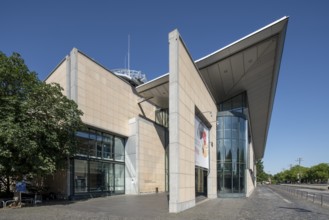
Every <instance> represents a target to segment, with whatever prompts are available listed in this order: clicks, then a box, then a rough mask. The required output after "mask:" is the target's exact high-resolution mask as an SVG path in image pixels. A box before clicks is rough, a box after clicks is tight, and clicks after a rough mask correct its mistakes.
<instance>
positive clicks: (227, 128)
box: [46, 17, 288, 212]
mask: <svg viewBox="0 0 329 220" xmlns="http://www.w3.org/2000/svg"><path fill="white" fill-rule="evenodd" d="M287 24H288V17H283V18H281V19H279V20H277V21H275V22H274V23H272V24H270V25H268V26H266V27H264V28H262V29H260V30H258V31H256V32H254V33H252V34H250V35H248V36H246V37H244V38H242V39H240V40H238V41H236V42H234V43H232V44H230V45H228V46H226V47H224V48H222V49H220V50H217V51H215V52H214V53H212V54H210V55H207V56H205V57H203V58H201V59H199V60H196V61H194V60H193V59H192V58H191V56H190V54H189V52H188V50H187V47H186V45H185V44H184V42H183V39H182V37H181V36H180V34H179V32H178V31H177V30H174V31H172V32H171V33H169V73H167V74H165V75H163V76H160V77H158V78H156V79H154V80H151V81H149V82H146V83H144V84H141V85H138V86H136V84H133V85H132V84H131V83H129V82H128V81H127V80H126V79H124V78H122V77H120V76H118V75H116V74H114V73H113V72H111V71H110V70H108V69H106V68H105V67H103V66H102V65H100V64H98V63H97V62H95V61H94V60H92V59H90V58H89V57H88V56H87V55H85V54H83V53H82V52H80V51H78V50H77V49H73V50H72V51H71V53H70V54H69V55H68V56H67V57H66V58H65V59H64V60H63V61H62V62H61V63H60V64H59V65H58V66H57V67H56V68H55V70H54V71H53V72H52V73H51V74H50V75H49V76H48V78H47V79H46V82H47V83H50V82H57V83H59V84H60V85H61V86H62V87H63V88H64V93H65V95H67V97H69V98H70V99H73V100H74V101H75V102H76V103H77V104H78V106H79V108H80V109H81V110H82V111H83V112H84V115H83V117H82V120H83V122H84V123H85V124H86V125H87V127H88V129H86V130H84V131H80V132H78V133H77V138H78V140H79V152H78V153H77V154H76V155H75V156H74V157H73V158H70V166H69V167H68V169H67V170H66V171H62V172H59V173H58V174H56V176H54V177H53V178H52V180H51V181H49V185H50V186H51V187H52V189H53V190H54V191H56V192H60V193H62V194H65V195H66V196H70V197H80V196H86V195H87V196H90V195H104V194H105V195H111V194H142V193H155V192H158V191H159V192H168V194H169V211H170V212H180V211H183V210H185V209H188V208H190V207H193V206H195V204H196V201H197V198H198V196H205V197H208V198H216V197H235V196H249V195H250V194H251V193H252V192H253V190H254V188H255V187H256V178H255V177H256V168H255V162H256V161H257V160H258V159H261V158H262V157H263V155H264V151H265V145H266V138H267V134H268V129H269V124H270V119H271V111H272V108H273V102H274V96H275V91H276V85H277V81H278V74H279V69H280V62H281V56H282V52H283V45H284V40H285V33H286V29H287ZM198 43H200V42H198Z"/></svg>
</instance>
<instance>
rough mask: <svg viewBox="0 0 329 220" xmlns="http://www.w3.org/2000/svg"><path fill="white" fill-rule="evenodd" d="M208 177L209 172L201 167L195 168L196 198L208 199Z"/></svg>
mask: <svg viewBox="0 0 329 220" xmlns="http://www.w3.org/2000/svg"><path fill="white" fill-rule="evenodd" d="M207 177H208V170H206V169H204V168H201V167H195V196H206V197H207V194H208V191H207V184H208V181H207Z"/></svg>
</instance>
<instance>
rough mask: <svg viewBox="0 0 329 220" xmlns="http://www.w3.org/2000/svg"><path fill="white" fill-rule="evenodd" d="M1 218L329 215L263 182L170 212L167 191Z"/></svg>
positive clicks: (0, 215) (6, 213)
mask: <svg viewBox="0 0 329 220" xmlns="http://www.w3.org/2000/svg"><path fill="white" fill-rule="evenodd" d="M0 219H6V220H10V219H15V220H23V219H24V220H25V219H34V220H39V219H40V220H41V219H47V220H52V219H82V220H85V219H90V220H91V219H99V220H107V219H125V220H133V219H239V220H242V219H269V220H271V219H273V220H274V219H326V220H327V219H329V207H321V206H320V205H317V204H313V203H310V202H308V201H305V200H301V199H298V198H297V197H294V196H293V195H290V194H289V193H285V192H284V191H282V190H277V188H276V186H270V187H269V186H260V187H257V188H256V190H255V191H254V193H253V194H252V195H251V196H250V197H249V198H230V199H228V198H225V199H221V198H218V199H211V200H203V201H201V202H200V203H199V204H198V205H197V206H196V207H194V208H191V209H188V210H186V211H184V212H181V213H178V214H170V213H168V198H167V195H166V194H152V195H141V196H128V195H122V196H112V197H105V198H96V199H89V200H85V201H74V202H71V203H62V204H56V205H55V204H53V205H42V206H37V207H26V208H18V209H11V208H6V209H0Z"/></svg>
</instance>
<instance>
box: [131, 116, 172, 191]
mask: <svg viewBox="0 0 329 220" xmlns="http://www.w3.org/2000/svg"><path fill="white" fill-rule="evenodd" d="M130 132H131V135H130V136H129V138H128V141H127V145H126V158H125V162H126V194H141V193H154V192H155V191H156V188H158V191H159V192H164V191H165V145H166V142H167V141H166V134H165V133H166V129H165V128H164V127H162V126H159V125H156V124H154V123H153V122H152V121H149V120H146V119H144V118H141V117H137V118H134V119H131V120H130Z"/></svg>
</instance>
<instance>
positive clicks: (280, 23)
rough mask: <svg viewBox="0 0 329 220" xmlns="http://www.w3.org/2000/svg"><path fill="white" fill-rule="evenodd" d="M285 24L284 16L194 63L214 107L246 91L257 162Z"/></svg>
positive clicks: (280, 53)
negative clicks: (210, 95)
mask: <svg viewBox="0 0 329 220" xmlns="http://www.w3.org/2000/svg"><path fill="white" fill-rule="evenodd" d="M287 24H288V17H283V18H281V19H279V20H277V21H275V22H273V23H272V24H270V25H267V26H266V27H264V28H261V29H259V30H258V31H256V32H254V33H252V34H250V35H248V36H246V37H244V38H242V39H240V40H238V41H236V42H234V43H232V44H230V45H228V46H226V47H224V48H222V49H220V50H218V51H216V52H214V53H212V54H210V55H207V56H205V57H203V58H201V59H199V60H197V61H196V65H197V67H198V68H199V70H200V73H201V76H202V77H203V79H204V81H205V82H206V84H207V86H208V88H209V90H210V91H211V93H212V95H213V97H214V98H215V100H216V102H217V104H219V103H221V102H223V101H225V100H227V99H229V98H231V97H233V96H235V95H237V94H239V93H241V92H244V91H246V92H247V97H248V104H249V106H248V108H249V119H250V126H251V133H252V134H251V135H252V140H253V146H254V150H255V156H256V159H260V158H262V157H263V156H264V151H265V145H266V139H267V133H268V129H269V125H270V120H271V113H272V108H273V102H274V96H275V91H276V86H277V81H278V75H279V69H280V63H281V56H282V52H283V45H284V40H285V34H286V29H287Z"/></svg>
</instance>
